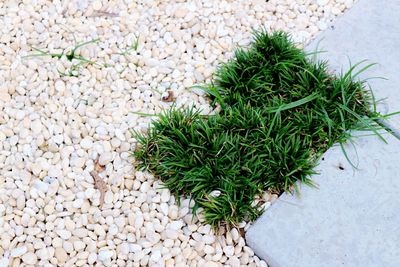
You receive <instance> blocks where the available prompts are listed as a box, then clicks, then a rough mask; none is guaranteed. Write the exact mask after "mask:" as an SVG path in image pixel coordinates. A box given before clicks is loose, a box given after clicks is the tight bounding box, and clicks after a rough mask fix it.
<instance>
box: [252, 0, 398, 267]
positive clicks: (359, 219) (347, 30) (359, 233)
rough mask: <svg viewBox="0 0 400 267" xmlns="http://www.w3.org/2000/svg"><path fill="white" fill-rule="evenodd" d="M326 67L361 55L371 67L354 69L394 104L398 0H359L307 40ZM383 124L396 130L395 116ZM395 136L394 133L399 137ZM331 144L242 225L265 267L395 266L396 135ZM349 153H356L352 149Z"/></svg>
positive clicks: (387, 108)
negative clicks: (291, 187)
mask: <svg viewBox="0 0 400 267" xmlns="http://www.w3.org/2000/svg"><path fill="white" fill-rule="evenodd" d="M317 46H318V49H319V50H324V51H326V52H325V53H320V54H318V58H319V59H327V60H328V61H329V63H330V67H331V69H332V70H335V71H337V72H340V71H341V70H342V69H343V70H344V71H346V69H348V67H349V59H350V60H351V64H355V63H357V62H359V61H361V60H368V62H367V63H366V64H368V63H377V64H378V65H376V66H374V67H373V68H370V69H369V70H368V71H366V72H364V73H362V74H361V75H360V77H361V78H369V77H385V78H386V79H387V80H383V79H373V80H369V81H368V82H369V84H370V85H371V88H372V89H373V92H374V94H375V96H376V98H377V99H384V98H386V99H384V101H382V102H381V103H380V104H379V106H378V108H379V111H381V112H383V113H390V112H395V111H399V110H400V0H390V1H389V0H380V1H376V0H360V1H359V2H358V3H357V4H356V5H355V6H354V7H353V8H352V9H351V10H349V11H348V12H347V13H346V14H344V15H343V16H342V17H341V18H338V19H337V20H336V21H335V23H334V24H333V25H332V27H331V28H329V29H328V30H326V31H325V32H323V33H322V34H321V35H320V36H318V37H317V38H316V39H315V40H314V42H312V43H311V44H309V45H308V47H307V49H308V50H310V51H311V50H314V49H315V48H316V47H317ZM387 125H388V126H389V127H390V128H391V129H392V130H393V131H395V132H396V133H397V134H398V135H399V133H400V131H399V129H400V117H399V116H394V117H392V118H391V119H390V120H389V121H388V123H387ZM399 136H400V135H399ZM386 139H387V141H388V143H389V144H385V143H383V142H382V141H381V140H380V139H379V138H377V137H360V138H357V139H355V142H356V144H355V148H354V147H353V146H351V145H347V151H348V152H350V158H351V159H352V161H353V162H356V163H358V169H354V168H352V167H351V165H350V164H349V162H348V161H347V160H346V158H345V156H344V154H343V152H342V150H341V149H340V147H333V148H331V149H330V150H329V151H328V152H327V153H326V154H325V155H324V158H323V160H321V163H320V165H319V166H318V168H317V169H318V171H319V173H320V174H319V175H314V176H313V177H312V179H313V180H314V181H315V182H316V183H317V184H318V185H319V188H318V189H315V188H310V187H307V186H302V187H301V190H300V196H296V195H290V194H283V195H282V196H280V198H279V199H278V200H277V201H276V202H275V203H274V204H273V205H272V206H271V207H270V208H269V209H268V210H267V211H266V212H265V213H264V214H263V215H262V216H261V217H260V218H259V219H258V220H257V221H256V222H255V223H254V224H253V225H252V226H251V227H250V229H249V231H248V232H247V234H246V241H247V244H248V245H249V246H250V247H252V248H253V249H254V251H255V253H256V254H257V255H258V256H259V257H261V258H263V259H265V260H266V261H267V263H268V264H269V266H270V267H336V266H342V267H398V266H400V196H399V192H400V171H399V162H400V140H399V139H397V138H395V137H394V136H392V135H389V134H387V135H386ZM355 151H357V154H356V152H355Z"/></svg>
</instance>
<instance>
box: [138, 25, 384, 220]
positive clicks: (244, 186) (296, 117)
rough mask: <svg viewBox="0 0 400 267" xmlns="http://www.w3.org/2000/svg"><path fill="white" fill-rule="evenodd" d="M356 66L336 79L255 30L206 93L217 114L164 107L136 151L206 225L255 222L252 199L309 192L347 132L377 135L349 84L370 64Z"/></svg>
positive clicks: (365, 94)
mask: <svg viewBox="0 0 400 267" xmlns="http://www.w3.org/2000/svg"><path fill="white" fill-rule="evenodd" d="M359 67H360V66H359V65H355V66H353V67H352V68H351V69H350V70H349V71H348V72H346V73H344V74H342V75H333V74H331V73H330V72H329V71H328V69H327V63H326V62H317V61H314V60H312V59H310V57H309V55H307V54H306V53H305V52H304V51H303V50H301V49H299V48H297V47H296V46H295V45H294V44H293V42H292V41H291V40H290V38H289V36H288V35H287V34H286V33H283V32H276V33H272V34H269V33H267V32H266V31H258V32H255V34H254V41H253V43H252V45H251V46H250V47H249V48H248V49H238V50H236V52H235V56H234V57H233V58H232V59H231V60H230V61H229V62H227V63H224V64H222V65H220V67H219V68H218V69H217V71H216V73H215V75H214V81H213V82H212V83H211V84H208V85H206V86H204V87H203V88H204V90H206V91H207V92H208V94H209V97H210V99H211V101H212V104H213V105H220V107H221V111H220V112H219V113H218V114H216V115H209V116H203V115H201V114H200V111H198V110H196V109H194V108H187V109H176V108H172V109H170V110H167V111H165V112H163V113H162V114H160V115H159V116H157V119H156V120H154V121H153V125H152V127H151V128H149V129H148V132H147V133H145V134H141V133H135V136H136V138H137V141H138V144H137V147H136V149H135V151H134V152H133V154H134V156H135V157H136V159H137V160H138V164H139V167H140V168H142V169H144V170H148V171H150V172H152V173H154V175H155V176H156V177H159V178H160V179H161V180H162V181H163V182H164V184H165V186H166V187H167V188H169V189H170V190H171V192H172V193H173V194H175V195H176V196H181V195H183V196H186V197H190V198H191V199H193V200H194V201H195V203H196V205H195V209H196V208H198V207H201V208H203V214H204V218H205V221H206V223H209V224H211V225H212V226H214V227H218V226H221V225H224V224H227V225H228V226H236V225H238V224H239V223H240V222H242V221H243V220H254V219H255V218H257V217H258V216H259V215H260V214H261V213H262V207H261V205H260V203H259V204H255V202H254V200H255V198H256V196H258V195H261V194H262V192H263V191H265V190H269V191H273V192H278V193H281V192H283V191H292V189H293V188H295V187H296V182H297V181H300V182H302V183H305V184H307V185H311V186H312V185H313V182H312V180H311V179H310V176H311V175H312V174H314V173H315V171H314V167H315V166H316V164H317V162H318V160H319V158H320V157H321V155H322V154H323V153H324V152H325V151H326V150H327V149H328V148H329V147H331V146H332V145H334V144H335V143H339V144H341V145H342V144H343V143H345V142H346V141H348V140H351V137H352V136H351V133H350V131H351V130H357V131H362V130H366V131H372V132H373V133H374V134H377V135H378V136H380V137H381V138H382V136H381V134H380V130H381V129H382V127H381V125H380V124H379V123H378V121H379V119H382V118H384V117H385V116H383V115H381V114H379V113H378V112H377V111H376V108H375V100H374V98H373V96H372V94H371V93H370V92H369V91H367V90H364V87H365V82H364V81H359V80H356V77H357V75H358V74H359V73H360V72H362V71H364V70H365V69H366V68H368V67H370V65H368V66H365V67H364V68H361V69H360V68H359ZM357 68H359V70H358V69H357ZM342 147H343V146H342ZM343 151H344V152H345V150H343Z"/></svg>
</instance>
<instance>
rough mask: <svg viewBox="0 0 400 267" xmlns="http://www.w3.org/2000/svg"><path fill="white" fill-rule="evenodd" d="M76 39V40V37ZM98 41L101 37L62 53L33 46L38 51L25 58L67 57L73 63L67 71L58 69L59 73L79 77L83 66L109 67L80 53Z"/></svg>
mask: <svg viewBox="0 0 400 267" xmlns="http://www.w3.org/2000/svg"><path fill="white" fill-rule="evenodd" d="M74 40H75V37H74ZM98 41H99V39H92V40H89V41H87V42H82V43H78V44H76V45H75V46H74V47H72V48H70V49H67V51H65V50H63V51H62V52H61V53H50V52H48V51H45V50H42V49H39V48H35V47H32V49H33V50H34V51H36V53H35V54H30V55H27V56H24V57H23V58H32V57H51V58H56V59H61V58H63V57H65V58H66V59H67V60H68V61H70V62H73V64H72V66H71V67H70V68H69V69H67V70H66V71H60V70H58V73H59V74H60V75H61V76H69V77H77V76H78V75H79V70H80V69H81V67H83V66H86V65H94V66H97V67H100V68H102V67H107V65H106V64H99V63H97V62H95V61H92V60H90V59H87V58H85V57H83V56H81V55H80V54H79V49H81V48H82V47H83V46H86V45H89V44H93V43H97V42H98ZM75 42H76V40H75Z"/></svg>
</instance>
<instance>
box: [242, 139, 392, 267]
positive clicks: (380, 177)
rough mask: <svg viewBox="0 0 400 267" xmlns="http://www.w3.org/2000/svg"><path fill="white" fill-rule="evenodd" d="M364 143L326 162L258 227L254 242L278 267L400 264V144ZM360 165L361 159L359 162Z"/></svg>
mask: <svg viewBox="0 0 400 267" xmlns="http://www.w3.org/2000/svg"><path fill="white" fill-rule="evenodd" d="M386 138H387V140H388V141H389V145H387V144H384V143H383V142H382V141H381V140H379V139H378V138H377V137H362V138H357V139H356V140H355V142H356V145H355V147H356V151H357V153H358V157H357V156H356V153H355V152H354V151H355V150H354V147H353V146H351V145H347V146H346V149H347V151H348V152H349V156H350V157H351V158H352V159H353V160H352V162H356V163H358V168H359V169H358V170H354V169H353V168H352V167H351V165H350V164H349V162H348V161H347V160H346V158H345V156H344V154H343V152H342V150H341V149H340V147H333V148H331V149H330V150H329V151H328V152H327V153H326V154H325V155H324V160H321V163H320V165H319V167H318V168H317V171H318V172H320V175H315V176H314V177H313V180H314V181H315V182H316V183H317V184H318V185H319V188H318V189H315V188H311V187H307V186H302V188H301V195H300V196H295V195H290V194H283V195H281V196H280V197H279V198H278V200H277V201H276V202H275V203H274V204H273V205H272V206H271V207H270V208H269V209H268V210H267V211H266V212H265V213H264V214H263V215H262V216H261V217H260V218H259V219H258V220H257V221H256V222H255V223H254V224H253V225H252V226H251V227H250V229H249V230H248V232H247V234H246V241H247V244H248V245H249V246H250V247H251V248H253V250H254V251H255V253H256V254H257V255H258V256H259V257H261V258H263V259H265V260H266V261H267V263H268V264H269V266H270V267H337V266H343V267H398V266H400V197H399V192H400V172H399V169H398V166H399V160H400V142H399V141H398V140H397V139H395V138H394V137H393V136H387V137H386ZM357 159H358V160H357Z"/></svg>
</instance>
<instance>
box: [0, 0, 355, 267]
mask: <svg viewBox="0 0 400 267" xmlns="http://www.w3.org/2000/svg"><path fill="white" fill-rule="evenodd" d="M352 5H353V0H270V1H265V0H263V1H260V0H235V1H233V0H194V1H178V0H170V1H165V0H164V1H154V0H146V1H145V0H139V1H133V0H124V1H123V0H113V1H111V0H110V1H107V0H103V1H100V0H95V1H88V0H68V1H67V0H65V1H64V0H53V1H47V0H21V1H16V0H5V1H0V32H1V34H0V266H1V267H3V266H209V267H214V266H267V264H266V263H265V262H264V261H262V260H260V259H259V258H258V257H257V256H255V255H254V253H253V251H252V250H251V249H250V248H249V247H247V246H246V243H245V239H244V232H245V231H246V229H247V228H248V226H249V225H248V224H247V223H245V222H243V223H242V224H241V225H240V228H238V229H230V230H227V229H221V231H220V233H219V235H217V234H215V233H214V232H213V231H212V229H211V227H210V226H209V225H204V224H202V223H201V214H200V215H199V217H196V218H194V219H193V218H192V215H191V207H192V205H193V203H190V202H189V200H187V199H186V200H182V202H181V206H180V207H178V204H177V203H178V202H177V200H176V199H175V198H174V197H173V196H171V195H170V193H169V191H168V190H167V189H162V184H161V183H160V181H159V180H157V179H155V178H154V177H153V176H152V175H150V174H148V173H144V172H141V171H137V170H135V167H134V164H133V163H134V159H133V158H132V157H131V156H130V151H131V150H132V149H133V148H134V146H135V140H134V139H133V138H132V137H131V134H130V131H129V130H130V129H134V130H136V131H144V130H146V129H147V127H148V126H149V122H150V120H151V119H152V118H151V117H148V116H141V115H139V114H137V113H138V112H141V113H146V114H157V113H159V112H160V111H162V110H164V109H166V108H169V107H170V106H171V105H176V106H178V107H179V106H183V105H195V106H196V107H198V108H201V109H202V110H203V112H204V113H210V112H212V110H211V108H210V106H209V105H208V101H207V99H206V98H205V97H204V93H203V92H202V91H201V90H198V89H190V87H191V86H192V85H194V84H198V83H203V82H205V81H209V80H210V79H211V78H212V73H213V71H214V70H215V67H216V66H217V64H218V62H221V61H226V60H227V59H228V58H229V57H231V56H232V50H233V49H234V48H235V47H238V46H245V45H247V44H248V43H249V41H250V38H251V32H252V28H258V27H265V28H266V29H267V30H285V31H288V32H290V33H292V34H293V38H294V40H295V41H297V42H299V43H303V44H304V43H305V42H307V41H309V40H310V39H311V38H312V37H313V36H315V34H316V33H318V32H319V31H321V30H324V29H326V28H327V27H328V26H329V25H330V23H331V21H332V19H334V17H335V16H338V15H340V14H341V13H342V12H344V11H345V10H346V9H347V8H350V7H351V6H352ZM93 39H98V41H96V42H93V43H90V44H88V45H85V46H83V47H81V48H80V49H79V51H78V53H79V54H80V55H82V56H84V57H85V58H90V59H91V60H93V61H95V62H97V63H99V64H94V65H93V64H92V65H90V64H89V65H82V66H80V67H79V68H78V70H77V73H78V75H77V76H76V77H70V76H63V75H62V74H61V73H63V72H65V71H66V70H68V69H70V68H71V67H73V62H70V61H69V60H68V59H67V58H65V57H62V58H60V59H58V58H56V57H54V58H51V57H42V56H41V57H25V56H27V55H31V54H35V53H36V52H37V51H34V49H33V48H32V47H35V48H39V49H43V50H46V51H50V52H52V53H57V52H58V53H59V52H60V51H62V50H63V49H68V48H69V49H70V48H71V47H74V45H75V44H76V43H81V42H85V41H90V40H93ZM135 43H136V44H137V47H135ZM132 47H135V49H131V48H132ZM65 51H67V50H65ZM121 51H125V52H126V53H122V52H121ZM105 64H106V66H104V65H105ZM100 65H101V66H100ZM171 98H172V99H171ZM166 99H167V100H168V101H165V100H166ZM171 100H173V101H171ZM132 112H136V113H132ZM97 159H98V165H99V166H103V169H101V170H100V171H99V172H98V177H100V179H103V180H102V181H104V183H105V190H104V192H103V195H102V194H101V192H100V190H98V185H97V187H96V179H95V177H94V176H93V175H92V174H93V171H94V169H95V168H96V160H97ZM101 195H102V196H101ZM102 197H104V199H101V198H102ZM276 198H277V196H276V195H272V194H268V193H265V194H264V195H263V196H262V198H260V199H259V200H257V201H264V202H265V205H266V206H268V205H269V204H270V203H271V202H272V201H273V200H274V199H276ZM103 202H104V203H103ZM263 234H268V233H263Z"/></svg>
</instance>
